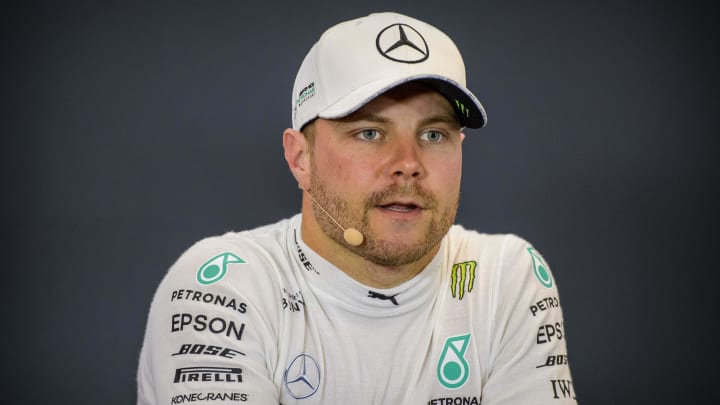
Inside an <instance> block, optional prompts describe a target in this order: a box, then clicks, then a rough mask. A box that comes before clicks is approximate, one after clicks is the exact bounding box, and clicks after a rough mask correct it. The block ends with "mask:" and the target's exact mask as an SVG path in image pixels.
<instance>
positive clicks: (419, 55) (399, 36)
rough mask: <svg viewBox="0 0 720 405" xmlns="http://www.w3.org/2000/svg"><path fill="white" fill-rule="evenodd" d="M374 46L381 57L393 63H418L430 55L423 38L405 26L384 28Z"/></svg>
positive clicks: (393, 25)
mask: <svg viewBox="0 0 720 405" xmlns="http://www.w3.org/2000/svg"><path fill="white" fill-rule="evenodd" d="M375 44H376V45H377V49H378V51H380V54H381V55H382V56H384V57H386V58H388V59H390V60H393V61H395V62H402V63H419V62H422V61H424V60H425V59H427V58H428V56H429V55H430V50H429V49H428V45H427V42H425V38H423V36H422V35H420V33H419V32H418V31H417V30H416V29H415V28H413V27H411V26H409V25H407V24H400V23H397V24H392V25H389V26H387V27H385V28H384V29H383V30H382V31H380V33H379V34H378V36H377V39H376V40H375Z"/></svg>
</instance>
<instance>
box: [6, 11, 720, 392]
mask: <svg viewBox="0 0 720 405" xmlns="http://www.w3.org/2000/svg"><path fill="white" fill-rule="evenodd" d="M414 3H416V4H413V2H410V1H407V2H393V1H384V2H375V1H364V2H356V3H345V2H338V1H332V2H331V1H325V2H316V3H313V4H310V3H307V4H306V5H304V6H301V4H303V3H302V2H290V1H280V2H278V1H267V2H256V3H253V5H241V3H240V2H210V1H206V2H202V1H194V2H193V1H186V2H167V3H152V4H150V5H149V4H142V3H137V4H131V3H126V2H122V3H115V4H109V3H105V2H88V3H79V2H19V3H14V4H13V3H5V6H4V11H3V12H2V13H0V14H2V16H0V26H1V27H2V28H0V29H1V30H2V31H1V32H2V76H1V77H0V80H1V81H2V82H1V83H0V84H2V118H3V119H2V137H1V139H2V173H3V176H2V180H3V187H2V190H3V192H2V195H3V199H2V200H3V209H2V213H3V224H4V234H5V238H4V239H3V243H2V249H3V250H2V253H3V263H4V264H5V266H4V271H3V283H2V294H1V295H0V296H1V297H2V301H1V303H2V311H3V312H2V317H3V322H2V343H3V344H2V353H0V355H1V356H2V365H3V366H2V370H3V371H2V372H3V374H2V386H3V387H5V388H4V389H3V391H2V394H0V398H1V399H0V402H2V403H24V404H47V403H62V404H65V403H67V404H129V403H133V402H134V400H135V383H134V375H135V368H136V365H137V355H138V351H139V349H140V343H141V339H142V335H143V328H144V323H145V319H146V314H147V308H148V305H149V302H150V299H151V297H152V294H153V292H154V289H155V287H156V286H157V284H158V282H159V281H160V279H161V277H162V276H163V274H164V273H165V271H166V269H167V267H168V266H169V265H170V264H171V263H172V262H173V261H174V260H175V259H176V258H177V256H178V255H179V254H180V253H181V252H182V251H183V250H184V249H185V248H187V247H188V246H189V245H190V244H192V243H193V242H194V241H196V240H198V239H200V238H201V237H204V236H207V235H213V234H218V233H222V232H225V231H228V230H239V229H245V228H249V227H254V226H257V225H261V224H265V223H269V222H273V221H274V220H276V219H278V218H281V217H288V216H290V215H292V214H293V213H295V212H297V210H298V209H299V201H300V193H299V192H298V190H297V188H296V187H295V184H294V182H293V181H292V177H291V176H290V174H289V171H288V170H287V167H286V165H285V162H284V160H283V158H282V148H281V132H282V130H283V129H284V128H285V127H286V126H288V125H289V122H290V91H291V88H292V82H293V79H294V75H295V72H296V70H297V67H298V65H299V64H300V61H301V59H302V57H303V56H304V54H305V53H306V51H307V50H308V49H309V47H310V46H311V45H312V43H313V42H314V41H315V40H316V38H317V37H318V36H319V35H320V33H321V32H322V31H323V30H324V29H325V28H326V27H328V26H329V25H332V24H334V23H336V22H338V21H341V20H344V19H349V18H353V17H357V16H361V15H365V14H367V13H368V12H370V11H373V10H397V11H401V12H405V13H407V14H410V15H413V16H415V17H418V18H420V19H424V20H427V21H429V22H431V23H433V24H434V25H436V26H438V27H440V28H441V29H443V30H444V31H446V32H447V33H449V34H450V35H451V36H452V37H453V38H455V40H456V42H457V44H458V46H459V47H460V49H461V50H462V51H463V53H464V55H465V59H466V66H467V70H468V72H469V75H468V82H469V85H470V87H471V88H473V89H474V90H475V92H476V93H477V94H478V96H479V97H480V99H481V100H482V101H483V102H484V104H485V106H486V108H487V110H488V114H489V126H488V127H487V128H486V129H483V130H481V131H468V132H469V134H468V135H469V137H468V139H467V140H466V142H465V154H464V170H465V172H464V177H463V187H464V188H463V200H462V202H461V208H460V214H459V218H458V222H459V223H462V224H464V225H466V226H468V227H471V228H475V229H479V230H482V231H487V232H513V233H517V234H519V235H521V236H523V237H525V238H526V239H528V240H530V241H532V242H533V243H534V245H535V246H536V247H537V248H538V249H539V250H540V251H541V252H542V253H543V255H544V256H545V257H546V258H547V259H548V261H549V262H550V264H551V266H552V268H553V271H554V273H555V277H556V280H557V283H558V285H559V286H560V289H561V297H562V303H563V307H564V311H565V320H566V333H567V337H568V339H569V341H568V344H569V351H570V363H571V366H572V371H573V379H574V383H575V388H576V390H577V392H578V395H579V399H580V402H581V403H582V404H615V403H617V404H637V403H652V404H658V403H711V402H715V401H717V400H718V399H719V398H720V394H718V393H717V390H716V388H715V387H714V384H715V382H716V380H717V378H718V373H717V372H716V371H715V369H716V368H717V366H718V360H720V359H719V358H718V357H719V356H718V350H717V348H716V344H715V341H716V339H717V337H718V315H717V309H718V304H717V294H716V293H715V290H716V288H717V287H716V284H717V282H718V277H717V276H716V274H717V272H718V271H717V263H718V255H717V250H718V249H717V246H718V242H719V240H718V239H719V238H718V233H717V229H718V226H719V225H720V221H719V220H718V207H720V204H719V203H720V198H718V192H717V191H718V190H717V188H718V184H719V183H720V182H719V181H718V180H719V177H720V176H719V175H720V167H719V166H720V165H719V164H718V159H717V157H716V154H717V152H718V140H717V135H718V130H717V120H718V107H719V106H720V103H719V102H718V97H719V95H720V94H719V92H718V90H719V89H720V86H719V82H720V80H719V79H718V71H719V68H720V64H719V63H718V30H717V27H716V25H717V23H718V17H720V15H719V14H718V11H717V7H716V6H714V5H713V3H712V2H710V1H708V2H696V1H685V2H662V1H661V2H650V1H615V0H611V1H596V2H589V1H588V2H583V1H501V0H493V1H465V0H457V1H446V2H414Z"/></svg>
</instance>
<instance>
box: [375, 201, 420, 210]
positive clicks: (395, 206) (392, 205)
mask: <svg viewBox="0 0 720 405" xmlns="http://www.w3.org/2000/svg"><path fill="white" fill-rule="evenodd" d="M380 208H382V209H386V210H388V211H395V212H411V211H414V210H418V209H420V207H419V206H417V205H415V204H412V203H410V204H402V203H390V204H384V205H380Z"/></svg>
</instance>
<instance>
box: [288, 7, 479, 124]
mask: <svg viewBox="0 0 720 405" xmlns="http://www.w3.org/2000/svg"><path fill="white" fill-rule="evenodd" d="M408 81H423V82H424V83H426V84H427V85H429V86H430V87H432V88H434V89H435V90H436V91H438V92H439V93H441V94H442V95H443V96H445V98H447V99H448V101H449V102H450V104H451V105H452V106H453V108H454V110H455V112H456V114H457V115H458V117H459V118H460V121H461V124H462V126H464V127H469V128H480V127H482V126H483V125H485V122H486V120H487V118H486V115H485V110H484V109H483V106H482V105H481V104H480V102H479V101H478V100H477V98H476V97H475V96H474V95H473V94H472V92H470V90H468V89H467V88H466V87H465V83H466V79H465V65H464V62H463V59H462V56H461V55H460V52H459V51H458V49H457V47H456V46H455V43H453V41H452V40H451V39H450V38H449V37H448V36H447V35H446V34H445V33H443V32H442V31H440V30H438V29H437V28H435V27H433V26H432V25H429V24H427V23H425V22H422V21H419V20H416V19H414V18H411V17H408V16H405V15H402V14H397V13H375V14H370V15H368V16H366V17H362V18H358V19H355V20H350V21H345V22H342V23H340V24H337V25H335V26H333V27H331V28H329V29H328V30H327V31H325V33H323V35H322V36H321V37H320V39H319V40H318V42H317V43H315V45H313V47H312V48H311V49H310V51H309V52H308V54H307V55H306V56H305V59H304V60H303V62H302V65H301V66H300V69H299V71H298V73H297V76H296V78H295V85H294V87H293V93H292V122H293V129H296V130H301V129H302V128H303V127H304V126H305V125H306V124H307V123H308V122H311V121H312V120H313V119H315V118H318V117H320V118H328V119H334V118H342V117H344V116H347V115H348V114H350V113H352V112H353V111H355V110H357V109H358V108H360V107H362V106H363V105H365V104H366V103H367V102H369V101H370V100H372V99H373V98H375V97H377V96H378V95H380V94H382V93H384V92H385V91H387V90H389V89H391V88H393V87H396V86H398V85H400V84H402V83H405V82H408Z"/></svg>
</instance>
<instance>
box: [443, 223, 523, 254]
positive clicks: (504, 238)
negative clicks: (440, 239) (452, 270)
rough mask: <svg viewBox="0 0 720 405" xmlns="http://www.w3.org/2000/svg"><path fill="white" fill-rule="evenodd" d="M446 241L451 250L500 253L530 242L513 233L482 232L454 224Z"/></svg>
mask: <svg viewBox="0 0 720 405" xmlns="http://www.w3.org/2000/svg"><path fill="white" fill-rule="evenodd" d="M447 241H448V243H449V244H450V248H451V250H468V249H469V250H472V251H474V252H477V253H480V252H484V253H496V254H502V253H503V252H506V251H508V249H510V250H517V249H519V248H522V247H523V246H530V243H529V242H528V241H526V240H525V239H523V238H521V237H520V236H518V235H516V234H513V233H483V232H479V231H476V230H473V229H467V228H465V227H464V226H462V225H459V224H456V225H453V226H452V227H450V230H449V231H448V234H447Z"/></svg>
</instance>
